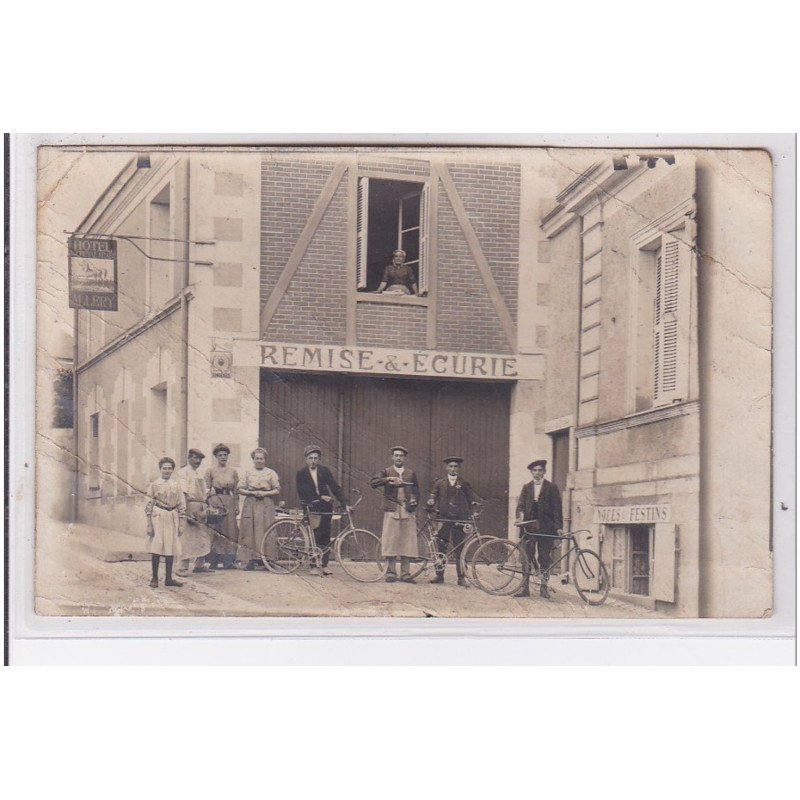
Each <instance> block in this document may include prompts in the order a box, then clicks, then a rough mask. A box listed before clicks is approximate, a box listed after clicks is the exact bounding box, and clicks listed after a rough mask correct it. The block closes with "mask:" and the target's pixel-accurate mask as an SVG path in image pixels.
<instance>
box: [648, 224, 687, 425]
mask: <svg viewBox="0 0 800 800" xmlns="http://www.w3.org/2000/svg"><path fill="white" fill-rule="evenodd" d="M690 275H691V264H690V251H689V247H688V246H687V244H686V243H685V242H684V241H683V237H682V230H676V231H672V232H671V233H665V234H662V235H659V236H658V237H656V238H655V239H653V240H652V241H650V242H649V243H648V244H647V245H646V246H644V247H642V248H641V249H640V250H639V263H638V274H637V275H636V278H637V290H638V302H637V303H636V317H637V319H636V351H637V352H636V375H635V377H636V387H635V394H636V399H635V410H636V411H644V410H647V409H649V408H655V407H658V406H664V405H668V404H670V403H676V402H679V401H681V400H686V399H687V397H688V390H689V338H690V330H689V317H690V293H691V281H690Z"/></svg>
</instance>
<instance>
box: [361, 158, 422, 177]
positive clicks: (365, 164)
mask: <svg viewBox="0 0 800 800" xmlns="http://www.w3.org/2000/svg"><path fill="white" fill-rule="evenodd" d="M358 166H359V168H360V169H364V170H374V171H376V172H396V173H397V174H398V175H408V176H409V177H412V176H413V177H417V178H427V177H428V176H430V174H431V167H430V164H429V163H428V162H427V161H419V160H416V159H410V158H406V159H404V158H381V157H379V156H360V157H359V159H358Z"/></svg>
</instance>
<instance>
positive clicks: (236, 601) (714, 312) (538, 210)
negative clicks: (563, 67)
mask: <svg viewBox="0 0 800 800" xmlns="http://www.w3.org/2000/svg"><path fill="white" fill-rule="evenodd" d="M37 157H38V164H37V219H36V225H37V275H36V308H35V314H36V338H37V345H36V352H37V356H36V465H35V466H36V520H35V531H34V536H33V542H34V556H35V573H34V574H35V577H34V594H35V597H34V602H33V605H34V610H35V613H36V615H37V616H39V617H43V618H44V617H51V618H61V617H204V618H208V617H226V618H239V617H247V618H252V617H268V618H314V617H316V618H332V617H335V618H367V617H382V618H406V619H408V618H423V619H424V618H450V619H455V618H464V619H527V618H542V619H557V620H572V619H578V620H587V619H614V620H619V621H623V624H624V621H625V620H675V619H701V618H706V619H708V618H711V619H759V618H766V617H770V616H771V614H772V610H773V535H772V530H773V520H772V507H773V504H772V495H771V480H772V419H771V415H772V380H773V375H772V352H773V344H772V325H773V316H772V313H773V312H772V302H773V278H772V276H773V250H772V248H773V238H772V235H773V216H772V214H773V207H772V186H773V164H772V159H771V156H770V154H769V152H767V151H765V150H758V149H711V148H704V149H699V148H694V149H692V148H674V149H658V148H654V149H646V150H645V149H639V148H628V149H580V148H569V147H489V146H486V147H444V146H440V147H388V146H383V147H368V146H361V147H353V146H348V147H345V146H304V147H301V146H283V147H277V146H270V147H250V146H216V147H209V146H153V145H148V146H108V145H106V146H100V145H97V146H87V145H81V146H75V145H64V146H42V147H39V149H38V156H37Z"/></svg>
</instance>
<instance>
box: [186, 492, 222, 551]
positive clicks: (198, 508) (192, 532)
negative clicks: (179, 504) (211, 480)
mask: <svg viewBox="0 0 800 800" xmlns="http://www.w3.org/2000/svg"><path fill="white" fill-rule="evenodd" d="M186 523H187V524H186V528H185V530H184V532H183V536H181V549H182V550H183V557H184V558H202V557H203V556H205V555H208V554H209V553H210V552H211V539H212V537H213V536H214V531H213V530H211V529H210V528H209V527H207V525H206V523H205V503H203V502H202V501H200V500H187V501H186Z"/></svg>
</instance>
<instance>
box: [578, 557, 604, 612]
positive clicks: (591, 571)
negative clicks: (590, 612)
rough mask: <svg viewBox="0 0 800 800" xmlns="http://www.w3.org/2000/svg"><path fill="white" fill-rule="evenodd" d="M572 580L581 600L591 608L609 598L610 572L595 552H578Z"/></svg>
mask: <svg viewBox="0 0 800 800" xmlns="http://www.w3.org/2000/svg"><path fill="white" fill-rule="evenodd" d="M572 580H573V582H574V584H575V588H576V589H577V590H578V594H579V595H580V596H581V599H582V600H583V601H584V602H585V603H588V604H589V605H590V606H599V605H600V604H601V603H603V602H605V599H606V597H608V590H609V589H610V588H611V582H610V581H609V579H608V570H607V569H606V565H605V564H604V563H603V562H602V561H601V560H600V556H598V555H597V553H595V552H594V550H578V552H577V554H576V555H575V561H574V563H573V564H572Z"/></svg>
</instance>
